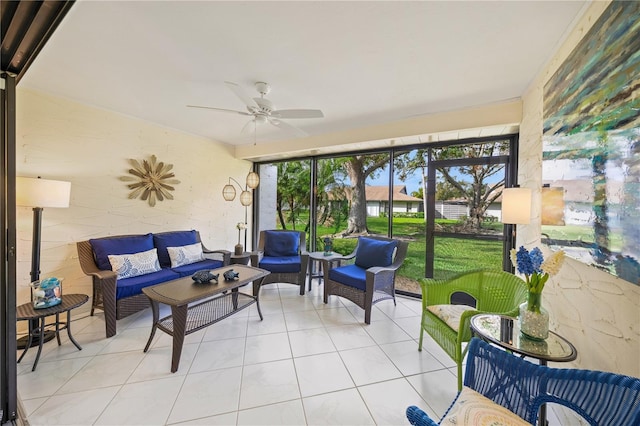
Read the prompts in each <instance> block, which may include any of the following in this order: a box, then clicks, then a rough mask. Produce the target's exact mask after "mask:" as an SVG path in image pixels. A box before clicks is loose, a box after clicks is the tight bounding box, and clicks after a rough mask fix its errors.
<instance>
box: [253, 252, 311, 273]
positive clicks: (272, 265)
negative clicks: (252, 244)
mask: <svg viewBox="0 0 640 426" xmlns="http://www.w3.org/2000/svg"><path fill="white" fill-rule="evenodd" d="M258 266H259V267H260V268H262V269H266V270H267V271H271V272H275V273H289V272H300V267H301V263H300V256H282V257H271V256H265V257H263V258H262V260H261V261H260V264H259V265H258Z"/></svg>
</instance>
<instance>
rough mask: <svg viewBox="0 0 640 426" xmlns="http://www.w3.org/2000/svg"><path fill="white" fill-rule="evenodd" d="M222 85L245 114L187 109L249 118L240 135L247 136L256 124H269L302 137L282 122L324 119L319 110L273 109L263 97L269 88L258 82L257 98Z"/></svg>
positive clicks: (228, 82)
mask: <svg viewBox="0 0 640 426" xmlns="http://www.w3.org/2000/svg"><path fill="white" fill-rule="evenodd" d="M224 84H226V86H227V87H228V88H229V89H231V91H232V92H233V93H235V95H236V96H237V97H238V98H240V100H241V101H242V102H243V103H244V104H245V105H246V107H247V112H245V111H236V110H232V109H225V108H214V107H208V106H199V105H187V107H189V108H203V109H211V110H214V111H222V112H230V113H233V114H240V115H246V116H248V117H251V120H250V121H249V122H248V123H247V124H246V125H245V126H244V127H243V128H242V131H241V133H242V134H249V133H250V132H251V130H252V129H255V126H256V125H258V124H265V123H270V124H272V125H274V126H276V127H278V128H279V129H282V130H285V131H289V132H291V133H293V134H295V135H296V136H300V137H304V136H308V134H307V133H306V132H305V131H304V130H302V129H300V128H298V127H296V126H293V125H291V124H289V123H287V122H285V121H282V120H283V119H293V118H322V117H324V114H323V113H322V111H320V110H319V109H280V110H277V109H275V105H273V103H272V102H271V101H270V100H268V99H267V98H265V95H267V94H268V93H269V92H270V91H271V86H269V84H268V83H265V82H262V81H258V82H256V83H255V87H256V90H257V91H258V93H260V97H259V98H252V97H250V96H249V95H248V94H247V92H246V91H245V90H244V89H243V88H242V87H240V86H239V85H237V84H236V83H232V82H230V81H225V82H224Z"/></svg>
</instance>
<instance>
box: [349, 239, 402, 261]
mask: <svg viewBox="0 0 640 426" xmlns="http://www.w3.org/2000/svg"><path fill="white" fill-rule="evenodd" d="M396 246H397V243H396V241H381V240H375V239H373V238H366V237H360V239H359V240H358V249H357V250H356V261H355V264H356V265H358V266H360V267H361V268H364V269H368V268H371V267H372V266H389V265H391V262H392V261H393V251H394V250H395V249H396Z"/></svg>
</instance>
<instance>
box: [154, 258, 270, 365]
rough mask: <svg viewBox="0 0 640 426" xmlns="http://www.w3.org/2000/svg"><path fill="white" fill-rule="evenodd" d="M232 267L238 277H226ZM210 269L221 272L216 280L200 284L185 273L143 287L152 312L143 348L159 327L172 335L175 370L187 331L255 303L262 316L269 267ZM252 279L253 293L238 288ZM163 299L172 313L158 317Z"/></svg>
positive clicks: (172, 361)
mask: <svg viewBox="0 0 640 426" xmlns="http://www.w3.org/2000/svg"><path fill="white" fill-rule="evenodd" d="M230 269H233V270H234V271H235V272H237V273H238V275H239V276H238V279H236V280H234V281H225V279H224V278H223V274H224V273H225V271H228V270H230ZM211 273H212V274H214V275H215V274H220V275H219V276H218V283H217V284H216V283H215V281H212V282H211V283H205V284H198V283H196V282H194V281H193V280H192V279H191V277H185V278H180V279H177V280H173V281H169V282H166V283H162V284H158V285H154V286H151V287H146V288H143V289H142V291H143V292H144V294H146V295H147V296H148V297H149V299H150V301H151V310H152V312H153V327H152V328H151V335H150V336H149V340H148V341H147V345H146V346H145V347H144V352H147V351H148V350H149V346H150V345H151V341H152V340H153V336H154V335H155V334H156V330H157V329H160V330H162V331H164V332H165V333H167V334H168V335H170V336H173V350H172V356H171V372H172V373H175V372H176V371H178V365H179V364H180V355H181V353H182V345H183V343H184V337H185V336H186V335H188V334H191V333H194V332H196V331H198V330H202V329H203V328H205V327H208V326H210V325H211V324H214V323H216V322H218V321H220V320H223V319H224V318H227V317H228V316H230V315H233V314H235V313H236V312H238V311H241V310H242V309H244V308H246V307H249V306H251V305H253V304H254V303H255V304H256V306H257V308H258V314H259V315H260V319H261V320H262V312H260V303H259V301H258V295H259V293H260V284H261V283H262V280H263V279H264V277H266V276H267V275H269V271H266V270H264V269H260V268H254V267H251V266H245V265H230V266H225V267H222V268H218V269H213V270H211ZM251 282H253V295H249V294H245V293H240V292H239V291H238V288H239V287H242V286H243V285H246V284H249V283H251ZM160 303H162V304H165V305H169V306H171V315H169V316H166V317H164V318H159V316H160V314H159V304H160ZM189 304H191V305H189Z"/></svg>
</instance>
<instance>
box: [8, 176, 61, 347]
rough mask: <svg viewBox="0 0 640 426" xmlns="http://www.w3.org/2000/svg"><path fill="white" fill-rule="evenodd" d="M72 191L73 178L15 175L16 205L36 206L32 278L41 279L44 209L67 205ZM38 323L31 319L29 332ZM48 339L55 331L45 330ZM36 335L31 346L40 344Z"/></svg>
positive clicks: (24, 339)
mask: <svg viewBox="0 0 640 426" xmlns="http://www.w3.org/2000/svg"><path fill="white" fill-rule="evenodd" d="M70 194H71V182H64V181H59V180H48V179H40V178H39V177H38V178H37V179H36V178H27V177H17V178H16V205H18V206H26V207H33V238H32V239H31V244H32V245H31V274H30V275H31V282H34V281H38V280H39V279H40V241H41V229H42V209H43V208H45V207H47V208H49V207H55V208H67V207H69V198H70ZM37 327H38V321H37V320H36V321H31V322H30V323H29V333H32V332H33V331H34V330H35V328H37ZM44 336H45V337H44V339H45V342H48V341H49V340H51V339H52V338H53V337H54V336H55V333H53V332H46V333H45V335H44ZM27 341H28V336H24V337H21V338H20V339H18V348H19V349H24V347H25V346H26V345H27ZM39 343H40V342H39V339H38V338H37V335H34V336H33V339H32V343H31V346H36V345H38V344H39Z"/></svg>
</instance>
